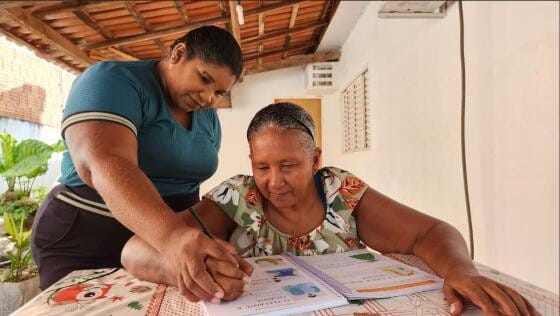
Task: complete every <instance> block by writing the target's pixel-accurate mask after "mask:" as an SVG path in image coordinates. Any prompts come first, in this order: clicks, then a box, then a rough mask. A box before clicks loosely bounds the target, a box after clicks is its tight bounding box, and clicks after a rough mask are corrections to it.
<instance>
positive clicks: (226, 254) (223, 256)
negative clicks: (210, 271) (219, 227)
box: [199, 237, 239, 267]
mask: <svg viewBox="0 0 560 316" xmlns="http://www.w3.org/2000/svg"><path fill="white" fill-rule="evenodd" d="M227 244H229V243H227ZM222 245H224V246H226V247H227V248H225V249H224V246H222ZM199 247H200V248H201V249H203V251H204V252H205V253H206V254H207V255H208V256H210V257H213V258H216V259H218V260H221V261H228V262H230V263H232V264H233V265H235V266H236V267H239V264H238V263H237V260H236V259H235V256H234V255H233V253H235V248H233V253H232V252H230V251H227V250H226V249H231V248H230V247H229V246H227V245H226V242H224V241H221V240H219V239H216V240H214V239H209V238H208V237H206V240H204V242H203V243H202V244H200V246H199ZM232 247H233V246H232ZM224 250H226V251H224Z"/></svg>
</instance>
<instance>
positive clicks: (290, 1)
mask: <svg viewBox="0 0 560 316" xmlns="http://www.w3.org/2000/svg"><path fill="white" fill-rule="evenodd" d="M303 1H304V0H286V1H282V2H279V3H276V4H273V5H267V6H264V7H262V8H255V9H250V10H247V11H245V12H244V15H245V18H247V17H248V16H251V15H255V14H259V13H269V12H273V11H276V10H279V9H282V8H285V7H288V6H292V5H294V4H297V3H300V2H303ZM226 22H230V17H217V18H212V19H208V20H204V21H199V22H196V23H192V24H189V25H187V27H185V26H179V27H172V28H169V29H164V30H159V31H154V32H152V33H146V34H141V35H134V36H128V37H124V38H119V39H115V40H110V41H102V42H97V43H91V44H87V45H84V46H82V48H84V49H85V50H90V49H95V48H102V47H109V46H115V45H125V44H130V43H137V42H142V41H147V40H151V39H154V38H158V37H162V36H168V35H175V34H184V33H185V32H187V31H189V30H191V29H195V28H197V27H200V26H204V25H212V24H220V23H226Z"/></svg>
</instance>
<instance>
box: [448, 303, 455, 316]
mask: <svg viewBox="0 0 560 316" xmlns="http://www.w3.org/2000/svg"><path fill="white" fill-rule="evenodd" d="M449 312H451V314H454V313H455V303H453V304H451V305H449Z"/></svg>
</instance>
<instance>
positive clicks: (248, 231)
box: [205, 167, 368, 257]
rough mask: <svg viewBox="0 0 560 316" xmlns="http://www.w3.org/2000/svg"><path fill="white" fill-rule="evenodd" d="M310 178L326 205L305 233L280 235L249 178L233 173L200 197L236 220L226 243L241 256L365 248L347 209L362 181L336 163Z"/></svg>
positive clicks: (359, 191) (362, 188)
mask: <svg viewBox="0 0 560 316" xmlns="http://www.w3.org/2000/svg"><path fill="white" fill-rule="evenodd" d="M314 181H315V185H316V187H317V190H318V191H319V194H320V195H321V198H322V201H323V205H324V208H325V220H324V221H323V223H322V224H321V225H320V226H319V227H317V228H315V229H314V230H313V231H311V232H310V233H308V234H306V235H303V236H297V237H296V236H290V235H288V234H285V233H282V232H281V231H279V230H278V229H277V228H275V227H274V226H272V224H271V223H269V222H268V221H266V219H265V217H264V213H263V204H262V197H261V195H260V193H259V191H258V190H257V187H256V185H255V181H254V179H253V177H251V176H246V175H237V176H234V177H232V178H230V179H228V180H226V181H224V182H223V183H222V184H220V185H219V186H217V187H216V188H214V189H212V190H211V191H210V192H208V193H207V194H206V195H205V197H206V198H208V199H211V200H213V201H215V202H216V203H217V204H218V205H219V206H220V207H221V208H222V210H223V211H224V212H225V213H226V214H227V215H228V216H229V217H230V218H231V219H233V220H234V221H235V222H236V223H237V225H238V227H237V228H236V229H235V230H234V232H233V233H232V235H231V237H230V240H229V241H230V243H232V244H233V245H234V246H235V247H236V248H237V251H238V253H239V255H241V256H243V257H257V256H268V255H274V254H279V253H282V252H284V251H286V252H291V253H293V254H295V255H298V256H302V255H304V256H309V255H318V254H326V253H332V252H344V251H349V250H354V249H357V248H364V245H363V244H362V243H361V242H360V240H359V239H358V236H357V229H356V221H355V218H354V216H353V215H352V212H353V211H354V208H355V207H356V205H357V204H358V202H359V201H360V199H361V197H362V195H363V194H364V192H365V191H366V189H367V187H368V186H367V184H366V183H364V182H363V181H361V180H360V179H358V178H357V177H355V176H354V175H352V174H351V173H349V172H347V171H344V170H341V169H338V168H335V167H325V168H322V169H320V170H319V171H317V173H316V174H315V176H314Z"/></svg>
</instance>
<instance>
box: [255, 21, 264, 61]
mask: <svg viewBox="0 0 560 316" xmlns="http://www.w3.org/2000/svg"><path fill="white" fill-rule="evenodd" d="M263 34H264V13H261V14H259V37H262V36H263ZM263 49H264V43H263V42H260V43H259V47H258V53H259V55H260V54H262V52H263ZM257 63H259V64H262V58H259V59H257Z"/></svg>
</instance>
